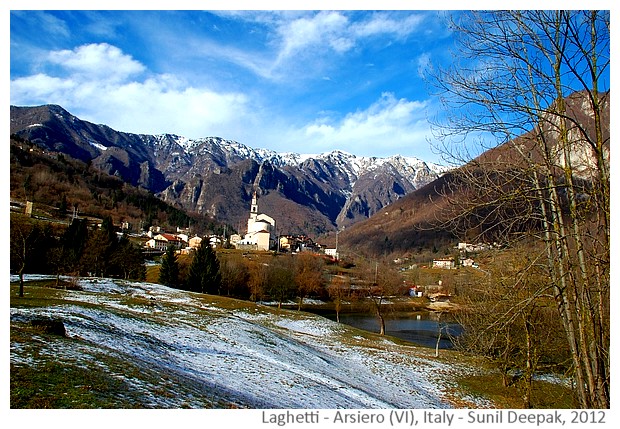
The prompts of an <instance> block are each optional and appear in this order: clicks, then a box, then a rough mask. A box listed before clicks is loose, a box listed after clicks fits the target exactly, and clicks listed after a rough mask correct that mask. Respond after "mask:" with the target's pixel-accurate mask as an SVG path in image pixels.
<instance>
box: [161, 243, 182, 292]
mask: <svg viewBox="0 0 620 429" xmlns="http://www.w3.org/2000/svg"><path fill="white" fill-rule="evenodd" d="M159 283H161V284H163V285H166V286H171V287H179V261H178V260H177V255H176V249H175V247H174V246H168V249H167V250H166V254H165V255H164V256H163V257H162V261H161V268H160V269H159Z"/></svg>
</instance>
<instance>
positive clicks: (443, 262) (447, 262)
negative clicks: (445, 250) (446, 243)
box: [433, 257, 455, 270]
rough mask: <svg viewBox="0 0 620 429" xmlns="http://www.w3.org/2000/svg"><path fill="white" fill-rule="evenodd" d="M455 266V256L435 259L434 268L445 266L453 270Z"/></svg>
mask: <svg viewBox="0 0 620 429" xmlns="http://www.w3.org/2000/svg"><path fill="white" fill-rule="evenodd" d="M454 267H455V263H454V258H452V257H450V258H440V259H433V268H444V269H448V270H451V269H453V268H454Z"/></svg>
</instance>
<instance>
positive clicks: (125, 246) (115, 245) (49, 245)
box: [10, 213, 146, 296]
mask: <svg viewBox="0 0 620 429" xmlns="http://www.w3.org/2000/svg"><path fill="white" fill-rule="evenodd" d="M10 230H11V234H10V235H11V237H10V240H11V243H10V253H11V260H10V268H11V272H15V273H17V274H19V276H20V287H19V296H23V275H24V274H25V273H38V274H54V275H56V276H60V275H91V276H105V277H117V278H124V279H136V280H142V279H144V278H145V275H146V269H145V266H144V257H143V255H142V251H141V249H140V247H139V246H137V245H136V244H134V243H131V242H130V241H129V239H128V238H127V237H126V236H124V235H123V236H121V237H120V238H119V237H118V236H117V234H116V232H115V230H114V226H113V224H112V219H111V218H109V217H106V218H105V219H104V220H103V223H102V225H101V228H96V229H89V228H88V225H87V221H86V220H85V219H74V220H73V221H72V222H71V224H70V225H69V226H68V227H65V226H64V225H60V224H52V223H50V222H42V221H39V220H36V219H33V218H30V217H28V216H25V215H22V214H16V213H12V214H11V225H10Z"/></svg>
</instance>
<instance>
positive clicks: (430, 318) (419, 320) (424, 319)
mask: <svg viewBox="0 0 620 429" xmlns="http://www.w3.org/2000/svg"><path fill="white" fill-rule="evenodd" d="M324 316H325V317H327V318H328V319H331V320H336V314H335V313H334V314H324ZM340 322H341V323H346V324H347V325H350V326H353V327H355V328H359V329H364V330H366V331H370V332H377V333H378V332H379V321H378V319H377V318H376V317H374V316H371V315H369V314H364V313H341V314H340ZM440 326H441V330H442V331H441V339H440V340H439V348H440V349H450V348H452V347H453V345H452V342H451V341H450V338H449V336H458V335H459V334H460V333H461V332H462V328H461V326H460V325H458V324H457V323H455V322H454V321H452V320H450V319H449V318H448V317H446V316H445V315H443V316H442V318H441V321H438V320H437V317H436V315H434V314H433V313H429V312H419V313H407V314H392V315H390V317H389V318H387V319H386V320H385V331H386V332H385V333H386V334H387V335H392V336H394V337H397V338H400V339H401V340H405V341H409V342H411V343H414V344H417V345H420V346H425V347H432V348H435V346H436V345H437V336H438V334H439V327H440Z"/></svg>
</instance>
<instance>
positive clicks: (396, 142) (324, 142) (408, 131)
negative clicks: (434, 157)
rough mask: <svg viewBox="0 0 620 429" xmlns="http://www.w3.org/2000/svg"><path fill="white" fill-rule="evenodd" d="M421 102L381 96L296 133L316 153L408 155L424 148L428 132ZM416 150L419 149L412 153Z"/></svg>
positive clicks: (316, 122) (389, 94)
mask: <svg viewBox="0 0 620 429" xmlns="http://www.w3.org/2000/svg"><path fill="white" fill-rule="evenodd" d="M426 107H427V104H426V103H425V102H419V101H409V100H406V99H402V98H401V99H397V98H396V97H395V96H394V94H392V93H384V94H382V95H381V97H380V98H379V100H377V101H376V102H375V103H373V104H372V105H371V106H369V107H368V108H367V109H366V110H361V111H357V112H353V113H349V114H347V115H346V116H345V117H344V118H342V119H340V120H336V121H335V120H333V119H331V118H321V119H318V120H317V121H315V122H313V123H311V124H309V125H307V126H305V127H304V128H303V129H302V130H300V131H299V133H300V136H299V137H298V140H302V141H305V142H306V143H305V144H306V145H307V146H310V145H314V146H318V147H319V148H321V149H320V150H331V149H335V148H339V149H342V150H346V151H348V152H351V153H355V154H362V155H363V154H375V155H376V154H379V152H381V153H383V154H394V153H396V152H400V153H403V152H404V153H412V152H418V153H419V150H422V149H425V148H426V147H427V146H428V143H427V138H428V137H429V136H430V130H429V126H428V123H427V121H426ZM416 149H419V150H416Z"/></svg>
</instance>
